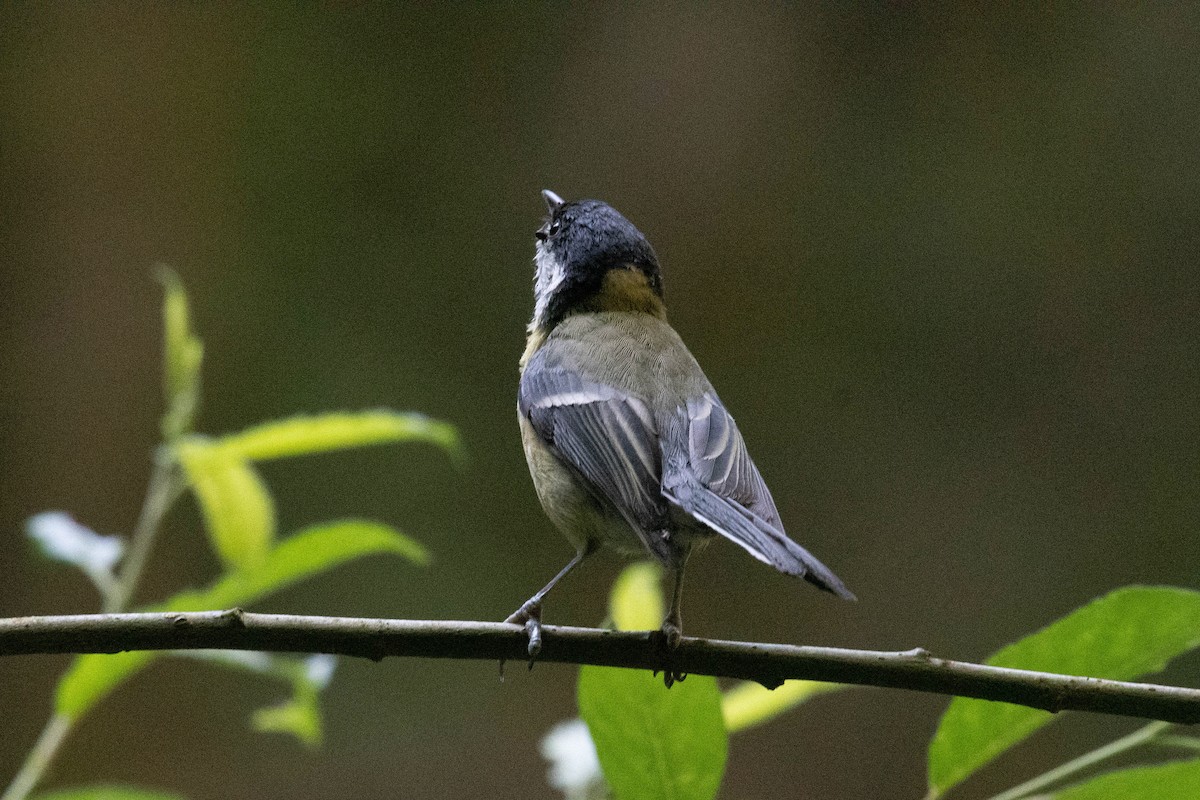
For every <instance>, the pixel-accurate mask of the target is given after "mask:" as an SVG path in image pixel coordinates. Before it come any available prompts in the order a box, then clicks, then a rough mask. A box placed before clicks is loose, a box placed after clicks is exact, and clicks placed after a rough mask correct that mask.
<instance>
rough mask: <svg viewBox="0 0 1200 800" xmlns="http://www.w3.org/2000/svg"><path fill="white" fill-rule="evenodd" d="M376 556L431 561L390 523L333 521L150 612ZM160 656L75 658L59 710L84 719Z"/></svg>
mask: <svg viewBox="0 0 1200 800" xmlns="http://www.w3.org/2000/svg"><path fill="white" fill-rule="evenodd" d="M374 554H391V555H398V556H401V557H403V558H406V559H408V560H410V561H413V562H416V563H418V564H424V563H425V562H426V561H428V555H427V553H426V551H425V549H424V548H423V547H422V546H421V545H420V544H418V543H417V542H415V541H414V540H412V539H410V538H409V537H407V536H405V535H404V534H402V533H400V532H399V531H397V530H394V529H393V528H390V527H388V526H387V525H382V524H380V523H377V522H368V521H362V520H348V521H342V522H331V523H326V524H323V525H317V526H314V527H312V528H308V529H305V530H303V531H300V532H299V533H297V534H295V535H294V536H290V537H288V538H287V539H284V540H283V541H282V542H280V543H279V544H278V545H276V546H275V548H274V549H273V550H272V551H271V552H270V554H269V555H268V556H267V558H266V559H265V560H264V561H263V562H262V563H261V564H259V565H258V566H257V567H252V568H249V569H246V570H242V571H240V572H238V573H235V574H231V575H226V576H225V577H223V578H221V579H220V580H218V581H217V583H216V584H214V585H213V586H212V587H210V588H208V589H202V590H196V591H189V592H182V593H180V594H177V595H175V596H174V597H173V598H171V599H170V600H167V601H166V602H164V603H161V604H158V605H155V606H152V607H151V608H149V609H147V610H149V611H206V610H212V609H222V608H231V607H233V606H237V605H246V604H249V603H252V602H254V601H255V600H258V599H260V598H262V597H265V596H266V595H268V594H271V593H272V592H277V591H279V590H280V589H283V588H285V587H287V586H290V585H292V584H294V583H296V582H297V581H300V580H303V579H305V578H310V577H312V576H313V575H317V574H319V573H321V572H325V571H327V570H330V569H332V568H334V567H336V566H338V565H340V564H343V563H345V562H347V561H351V560H353V559H355V558H360V557H362V556H368V555H374ZM159 655H160V654H159V653H156V652H151V651H139V652H132V653H116V654H114V655H85V656H80V657H79V658H76V659H75V662H74V663H73V664H72V665H71V667H70V669H68V670H67V672H66V674H65V675H63V677H62V679H61V680H60V681H59V684H58V691H57V695H56V698H55V708H56V710H57V712H58V713H59V714H62V715H64V716H67V717H71V718H78V717H80V716H82V715H83V714H84V713H86V712H87V711H88V710H89V709H90V708H92V707H93V706H94V705H95V704H96V703H98V702H99V701H100V700H102V699H103V698H104V697H105V696H107V695H108V694H109V693H110V692H111V691H112V690H113V689H115V688H116V687H117V686H119V685H120V684H121V683H122V682H123V681H124V680H126V679H127V678H128V677H129V676H130V675H132V674H133V673H135V672H137V671H138V670H139V669H141V668H143V667H145V666H146V665H147V664H149V663H150V662H151V661H152V660H153V659H154V658H156V657H157V656H159Z"/></svg>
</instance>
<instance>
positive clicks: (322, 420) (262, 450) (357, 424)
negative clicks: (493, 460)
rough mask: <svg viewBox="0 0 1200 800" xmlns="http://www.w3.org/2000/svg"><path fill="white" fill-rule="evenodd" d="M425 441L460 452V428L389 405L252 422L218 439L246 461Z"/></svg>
mask: <svg viewBox="0 0 1200 800" xmlns="http://www.w3.org/2000/svg"><path fill="white" fill-rule="evenodd" d="M410 441H423V442H431V443H433V444H436V445H439V446H441V447H443V448H445V449H446V450H448V451H450V452H451V453H456V454H457V453H458V451H459V441H458V433H457V432H456V431H455V429H454V427H453V426H451V425H448V424H446V423H444V422H438V421H436V420H432V419H429V418H428V417H426V416H424V415H423V414H402V413H399V412H396V411H389V410H387V409H378V410H375V411H360V412H357V413H349V412H345V413H331V414H320V415H318V416H312V417H293V418H292V419H285V420H279V421H277V422H268V423H265V424H263V425H256V426H255V427H253V428H250V429H248V430H245V431H242V432H241V433H235V434H231V435H229V436H226V437H224V438H222V439H221V441H220V443H219V444H220V447H221V449H222V450H224V451H226V452H227V453H230V454H231V455H236V456H237V457H238V458H244V459H246V460H248V461H265V460H267V459H271V458H286V457H289V456H300V455H307V454H310V453H323V452H326V451H329V450H342V449H345V448H349V447H363V446H366V445H373V444H386V443H389V442H410Z"/></svg>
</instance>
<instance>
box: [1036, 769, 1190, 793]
mask: <svg viewBox="0 0 1200 800" xmlns="http://www.w3.org/2000/svg"><path fill="white" fill-rule="evenodd" d="M1187 797H1200V759H1195V760H1191V761H1175V762H1172V763H1170V764H1159V765H1156V766H1153V767H1135V768H1133V769H1124V770H1120V771H1118V772H1109V773H1107V774H1105V775H1101V776H1100V777H1098V778H1093V779H1092V780H1090V781H1087V782H1086V783H1081V784H1079V785H1077V786H1072V787H1071V788H1069V789H1066V790H1064V791H1062V792H1058V793H1057V794H1055V795H1053V798H1054V800H1181V798H1187Z"/></svg>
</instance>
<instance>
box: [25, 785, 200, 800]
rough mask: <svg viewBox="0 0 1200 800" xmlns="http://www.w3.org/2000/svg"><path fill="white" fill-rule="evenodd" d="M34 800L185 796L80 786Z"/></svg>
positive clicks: (150, 799) (139, 799)
mask: <svg viewBox="0 0 1200 800" xmlns="http://www.w3.org/2000/svg"><path fill="white" fill-rule="evenodd" d="M34 800H183V795H181V794H174V793H171V792H152V791H148V790H146V789H135V788H133V787H131V786H80V787H77V788H74V789H59V790H58V791H56V792H48V793H46V794H39V795H37V797H36V798H35V799H34Z"/></svg>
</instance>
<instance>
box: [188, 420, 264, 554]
mask: <svg viewBox="0 0 1200 800" xmlns="http://www.w3.org/2000/svg"><path fill="white" fill-rule="evenodd" d="M177 452H178V454H179V461H180V463H182V464H183V469H184V472H186V473H187V477H188V481H189V482H190V483H191V486H192V490H193V491H194V492H195V493H196V498H197V499H198V500H199V501H200V510H201V511H202V512H203V514H204V523H205V529H206V530H207V531H208V537H209V540H210V541H211V542H212V545H213V549H214V550H215V551H216V552H217V555H218V556H220V558H221V561H222V562H224V563H225V565H226V566H227V567H231V568H233V569H248V568H251V567H254V566H255V565H256V564H258V563H260V562H261V561H262V560H263V559H264V558H266V555H267V551H268V550H270V548H271V542H272V541H273V540H274V538H275V503H274V501H273V500H272V499H271V495H270V493H269V492H268V491H267V487H266V485H265V484H264V483H263V482H262V479H261V478H259V476H258V473H257V472H256V471H255V470H254V468H253V467H252V466H251V465H250V462H249V461H247V460H245V459H243V458H241V457H239V456H238V455H237V454H236V453H233V452H229V451H228V450H226V449H225V448H223V447H220V446H217V445H214V444H212V442H211V440H209V439H207V438H204V437H200V436H190V437H188V438H186V439H184V440H183V441H181V442H180V443H179V445H178V447H177Z"/></svg>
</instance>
